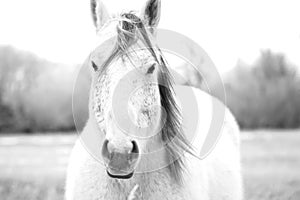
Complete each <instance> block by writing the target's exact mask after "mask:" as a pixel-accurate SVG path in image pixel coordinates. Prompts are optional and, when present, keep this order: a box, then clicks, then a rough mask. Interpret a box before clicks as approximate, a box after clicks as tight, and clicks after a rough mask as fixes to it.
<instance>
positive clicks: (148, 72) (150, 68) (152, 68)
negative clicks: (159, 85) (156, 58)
mask: <svg viewBox="0 0 300 200" xmlns="http://www.w3.org/2000/svg"><path fill="white" fill-rule="evenodd" d="M155 67H156V63H154V64H152V65H151V66H150V67H149V68H148V69H147V73H146V74H153V72H154V70H155Z"/></svg>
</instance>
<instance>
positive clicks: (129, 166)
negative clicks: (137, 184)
mask: <svg viewBox="0 0 300 200" xmlns="http://www.w3.org/2000/svg"><path fill="white" fill-rule="evenodd" d="M111 146H112V145H109V141H108V140H105V141H104V143H103V147H102V156H103V159H104V162H105V165H106V167H107V169H106V170H107V174H108V175H109V176H110V177H112V178H118V179H129V178H131V177H132V176H133V173H134V170H135V167H136V165H137V161H138V157H139V149H138V146H137V143H136V142H135V141H132V147H131V149H130V150H126V151H118V149H117V148H112V147H111Z"/></svg>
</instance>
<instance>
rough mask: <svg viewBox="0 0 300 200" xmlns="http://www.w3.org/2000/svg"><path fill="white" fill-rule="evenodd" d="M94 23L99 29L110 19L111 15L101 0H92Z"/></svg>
mask: <svg viewBox="0 0 300 200" xmlns="http://www.w3.org/2000/svg"><path fill="white" fill-rule="evenodd" d="M90 4H91V12H92V18H93V22H94V25H95V26H96V28H97V30H99V29H100V28H101V27H102V26H103V25H104V24H105V23H106V22H107V21H108V20H109V19H110V15H109V13H108V11H107V9H106V8H105V6H104V4H103V3H102V1H101V0H90Z"/></svg>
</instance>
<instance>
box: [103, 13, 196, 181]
mask: <svg viewBox="0 0 300 200" xmlns="http://www.w3.org/2000/svg"><path fill="white" fill-rule="evenodd" d="M150 30H151V29H150ZM117 32H118V35H117V42H116V46H115V48H114V50H113V52H112V54H111V55H110V57H109V58H108V59H107V60H106V62H104V64H103V66H102V72H103V70H105V68H107V66H109V64H110V63H111V62H112V61H113V60H114V59H115V58H116V57H118V56H126V57H127V58H128V59H129V60H130V56H132V51H134V49H130V50H131V52H129V48H130V47H131V46H132V45H133V44H135V43H136V42H137V41H138V40H140V41H142V42H143V44H144V45H145V47H144V49H147V50H148V51H149V52H150V53H151V55H152V56H153V58H154V59H155V60H156V62H157V63H159V64H160V72H161V73H160V74H159V77H158V78H159V80H158V82H159V92H160V96H161V105H162V106H163V107H164V109H165V111H166V113H167V116H166V122H165V125H164V127H163V129H162V132H161V136H162V141H163V142H164V144H165V147H166V149H167V151H168V152H167V153H168V155H169V156H168V159H169V161H168V162H169V163H170V164H169V166H168V168H169V169H170V172H171V174H172V176H174V178H175V180H176V181H178V182H179V183H180V182H181V181H182V172H183V170H184V169H185V166H184V163H185V162H184V160H183V159H184V157H183V156H184V153H185V152H189V153H192V147H191V145H190V143H189V142H188V140H187V138H186V137H185V135H184V132H183V129H182V124H181V119H182V117H181V112H180V110H179V108H178V105H177V104H176V101H175V97H174V94H175V93H174V89H173V79H172V76H171V74H170V72H169V70H168V68H167V62H166V60H165V58H164V57H163V55H162V52H161V51H160V49H159V47H158V46H157V45H156V44H153V42H152V40H151V39H150V38H151V33H150V32H149V31H148V30H147V28H146V27H145V25H144V23H143V21H142V20H141V19H140V18H139V17H137V16H136V15H135V14H133V13H125V14H122V15H121V19H120V23H119V26H118V27H117ZM103 68H104V69H103Z"/></svg>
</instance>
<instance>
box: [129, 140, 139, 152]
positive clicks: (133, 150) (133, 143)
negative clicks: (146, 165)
mask: <svg viewBox="0 0 300 200" xmlns="http://www.w3.org/2000/svg"><path fill="white" fill-rule="evenodd" d="M131 143H132V150H131V153H139V148H138V145H137V143H136V141H131Z"/></svg>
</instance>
